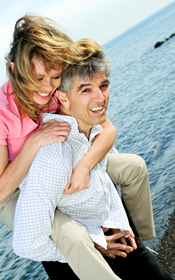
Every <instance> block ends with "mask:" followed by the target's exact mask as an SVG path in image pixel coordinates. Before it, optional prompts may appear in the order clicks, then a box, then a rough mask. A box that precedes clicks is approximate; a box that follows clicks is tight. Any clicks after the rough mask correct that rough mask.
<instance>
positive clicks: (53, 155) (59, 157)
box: [33, 141, 72, 171]
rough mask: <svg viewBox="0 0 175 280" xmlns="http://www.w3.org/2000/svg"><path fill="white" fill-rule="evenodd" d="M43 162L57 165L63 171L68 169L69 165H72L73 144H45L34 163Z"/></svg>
mask: <svg viewBox="0 0 175 280" xmlns="http://www.w3.org/2000/svg"><path fill="white" fill-rule="evenodd" d="M38 161H39V162H41V164H42V165H43V164H45V163H49V165H51V166H53V165H54V166H57V167H58V169H61V170H62V171H67V169H68V166H70V167H72V165H71V164H72V152H71V146H70V145H69V144H67V143H66V141H65V142H64V143H62V142H60V141H59V142H55V143H53V144H50V145H47V146H43V147H41V148H40V149H39V151H38V153H37V155H36V156H35V159H34V161H33V164H36V162H37V163H38Z"/></svg>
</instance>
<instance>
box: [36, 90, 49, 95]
mask: <svg viewBox="0 0 175 280" xmlns="http://www.w3.org/2000/svg"><path fill="white" fill-rule="evenodd" d="M37 93H38V94H39V95H40V96H48V95H49V93H41V92H38V91H37Z"/></svg>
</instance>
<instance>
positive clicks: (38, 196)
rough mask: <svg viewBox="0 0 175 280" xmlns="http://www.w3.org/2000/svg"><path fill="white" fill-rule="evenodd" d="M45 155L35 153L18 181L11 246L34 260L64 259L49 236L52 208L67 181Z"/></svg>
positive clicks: (17, 252) (16, 251) (55, 204)
mask: <svg viewBox="0 0 175 280" xmlns="http://www.w3.org/2000/svg"><path fill="white" fill-rule="evenodd" d="M52 162H53V161H51V160H49V159H48V157H47V155H46V156H45V158H43V157H39V156H36V157H35V159H34V161H33V164H32V166H31V168H30V169H29V171H28V174H27V175H26V176H27V177H26V178H25V180H24V182H23V183H22V184H21V185H20V189H21V191H20V196H19V199H18V202H17V206H16V211H15V221H14V234H13V249H14V252H15V253H16V254H17V255H18V256H20V257H23V258H29V259H31V260H34V261H60V262H66V261H65V259H64V257H63V255H62V254H61V252H60V250H59V248H58V247H57V246H56V245H55V243H54V242H53V241H52V239H51V238H50V235H51V231H52V223H53V220H54V211H55V208H56V206H57V203H58V201H59V200H60V198H61V195H62V192H63V190H64V185H65V184H66V181H67V179H66V176H65V175H64V174H63V172H61V170H60V169H59V168H58V166H57V164H53V163H52Z"/></svg>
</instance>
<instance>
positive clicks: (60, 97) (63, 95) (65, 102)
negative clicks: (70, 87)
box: [55, 89, 69, 108]
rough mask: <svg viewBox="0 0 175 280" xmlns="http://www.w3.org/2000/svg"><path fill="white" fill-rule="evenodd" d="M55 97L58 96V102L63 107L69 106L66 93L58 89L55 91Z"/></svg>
mask: <svg viewBox="0 0 175 280" xmlns="http://www.w3.org/2000/svg"><path fill="white" fill-rule="evenodd" d="M55 95H56V97H57V98H58V100H59V102H60V103H61V105H62V106H64V107H66V108H67V107H69V99H68V97H67V95H68V94H67V93H65V92H62V91H60V90H58V89H57V90H56V92H55Z"/></svg>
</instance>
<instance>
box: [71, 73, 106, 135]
mask: <svg viewBox="0 0 175 280" xmlns="http://www.w3.org/2000/svg"><path fill="white" fill-rule="evenodd" d="M68 100H69V103H70V107H69V111H70V114H71V115H72V116H74V117H75V118H76V120H77V122H78V125H79V130H80V132H83V133H85V135H86V136H87V137H89V134H90V129H91V128H92V126H93V125H96V124H101V123H103V122H104V121H105V120H106V110H107V106H108V100H109V80H108V79H107V78H106V76H105V74H104V73H103V72H97V73H96V74H95V75H94V76H93V77H92V79H90V80H89V81H83V80H80V81H75V82H74V85H73V88H72V90H71V91H70V93H69V94H68Z"/></svg>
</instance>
